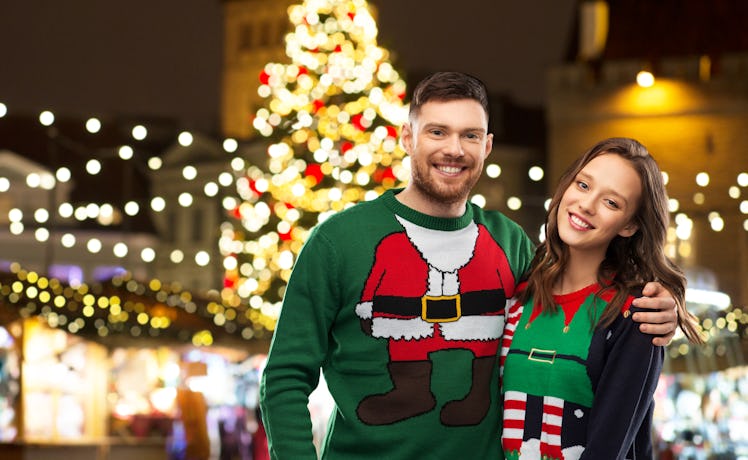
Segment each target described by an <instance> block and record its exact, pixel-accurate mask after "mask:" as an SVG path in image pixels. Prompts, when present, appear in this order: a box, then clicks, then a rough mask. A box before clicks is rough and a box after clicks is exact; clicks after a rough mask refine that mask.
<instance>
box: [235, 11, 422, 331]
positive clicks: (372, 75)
mask: <svg viewBox="0 0 748 460" xmlns="http://www.w3.org/2000/svg"><path fill="white" fill-rule="evenodd" d="M288 16H289V19H290V21H291V24H292V25H293V31H292V32H291V33H289V34H287V35H286V54H287V55H288V57H289V58H290V60H291V63H290V64H281V63H269V64H267V65H266V66H265V69H264V70H263V71H262V72H261V73H260V75H259V83H260V84H259V88H258V92H259V94H260V95H261V96H263V97H265V98H267V104H266V105H265V106H264V107H262V108H261V109H260V110H258V111H257V113H256V116H255V118H254V120H253V126H254V128H255V129H256V130H257V131H258V132H259V134H260V135H261V136H264V137H265V138H267V141H268V144H269V146H268V147H267V163H266V164H265V165H259V164H257V165H250V166H249V167H248V168H246V170H244V171H242V172H243V175H242V176H241V177H239V178H238V179H237V190H238V193H239V197H240V200H239V201H238V204H237V206H236V207H235V208H234V209H232V210H231V213H232V217H233V219H232V220H231V222H227V223H226V224H225V225H224V228H223V229H222V236H221V240H220V248H221V252H222V254H223V256H224V266H225V268H226V272H225V282H224V290H223V293H222V296H223V302H224V304H227V305H239V304H248V305H249V306H250V308H248V309H247V314H248V318H249V319H251V320H252V321H253V322H254V323H257V324H262V325H263V327H265V328H266V329H268V330H272V329H273V328H274V326H275V320H276V319H277V316H278V313H279V311H280V300H281V299H282V296H283V291H284V288H285V284H286V282H287V281H288V278H289V276H290V273H291V268H292V267H293V264H294V261H295V260H296V256H297V254H298V253H299V251H300V249H301V247H302V245H303V242H304V240H305V239H306V236H307V234H308V232H309V230H310V229H311V227H313V226H314V225H315V224H317V223H318V222H321V221H322V220H324V219H325V218H326V217H328V216H329V215H330V214H331V213H335V212H338V211H340V210H342V209H345V208H347V207H349V206H352V205H354V204H355V203H357V202H359V201H362V200H369V199H373V198H375V197H376V196H378V195H379V194H381V193H382V192H383V191H384V190H386V189H387V188H390V187H393V186H396V185H398V184H401V183H402V182H403V181H404V180H405V179H407V177H408V172H407V169H406V168H404V167H403V159H404V152H403V151H402V149H401V147H400V146H399V144H398V141H397V129H396V127H397V126H400V125H401V124H402V123H403V122H405V121H406V119H407V108H406V106H405V105H404V104H403V99H404V97H405V83H404V81H403V80H402V79H401V77H400V75H399V74H398V72H397V71H396V70H395V69H394V68H393V66H392V64H391V63H390V62H389V61H388V58H389V53H388V52H387V50H385V49H383V48H381V47H379V46H378V45H377V25H376V22H375V20H374V18H373V17H372V14H371V12H370V10H369V5H368V4H367V2H366V1H365V0H307V1H305V2H304V3H303V4H299V5H293V6H291V7H290V8H289V9H288Z"/></svg>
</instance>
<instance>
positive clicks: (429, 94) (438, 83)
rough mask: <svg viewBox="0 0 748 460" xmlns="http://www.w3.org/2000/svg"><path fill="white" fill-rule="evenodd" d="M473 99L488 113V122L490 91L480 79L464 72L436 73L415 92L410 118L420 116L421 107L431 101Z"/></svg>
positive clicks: (426, 79)
mask: <svg viewBox="0 0 748 460" xmlns="http://www.w3.org/2000/svg"><path fill="white" fill-rule="evenodd" d="M458 99H472V100H474V101H477V102H478V103H479V104H480V105H481V107H483V110H484V111H485V112H486V120H488V91H487V90H486V85H485V84H484V83H483V82H482V81H481V80H480V79H478V78H476V77H474V76H472V75H468V74H465V73H462V72H436V73H434V74H431V75H429V76H428V77H426V78H424V79H423V80H421V82H420V83H418V85H417V86H416V88H415V90H413V98H412V100H411V101H410V111H409V116H410V119H411V120H412V119H413V118H414V117H416V116H418V114H419V113H420V111H421V107H422V106H423V105H424V104H425V103H427V102H429V101H442V102H444V101H454V100H458Z"/></svg>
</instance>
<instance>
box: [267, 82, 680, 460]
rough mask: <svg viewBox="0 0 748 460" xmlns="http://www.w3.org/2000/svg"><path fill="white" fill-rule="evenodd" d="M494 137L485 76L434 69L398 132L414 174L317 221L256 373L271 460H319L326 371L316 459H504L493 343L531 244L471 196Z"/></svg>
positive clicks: (659, 318)
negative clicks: (313, 400)
mask: <svg viewBox="0 0 748 460" xmlns="http://www.w3.org/2000/svg"><path fill="white" fill-rule="evenodd" d="M492 140H493V136H492V135H491V134H490V133H488V100H487V95H486V89H485V86H484V85H483V83H482V82H481V81H480V80H478V79H476V78H474V77H471V76H469V75H465V74H461V73H456V72H442V73H437V74H434V75H432V76H430V77H428V78H426V79H425V80H424V81H422V82H421V83H420V84H419V85H418V86H417V87H416V89H415V91H414V95H413V98H412V101H411V105H410V119H409V123H407V124H406V125H405V126H403V128H402V134H401V141H402V143H403V146H404V148H405V150H406V151H407V153H408V155H409V156H410V159H411V171H412V173H411V181H410V182H409V184H408V185H407V186H406V187H405V188H404V189H402V190H391V191H388V192H386V193H384V194H383V195H382V196H381V197H379V198H378V199H376V200H373V201H370V202H366V203H361V204H359V205H357V206H354V207H353V208H351V209H348V210H346V211H343V212H340V213H338V214H336V215H334V216H332V217H331V218H329V219H328V220H327V221H325V222H324V223H322V224H320V225H318V226H317V227H316V228H315V229H314V231H313V232H312V234H311V235H310V237H309V239H308V240H307V242H306V244H305V247H304V249H303V251H302V253H301V254H300V255H299V258H298V260H297V262H296V266H295V267H294V271H293V274H292V276H291V279H290V280H289V284H288V287H287V290H286V295H285V299H284V303H283V309H282V312H281V317H280V319H279V321H278V326H277V329H276V332H275V336H274V338H273V344H272V346H271V350H270V354H269V356H268V362H267V365H266V367H265V370H264V372H263V377H262V388H261V392H262V393H261V396H262V409H263V417H264V421H265V427H266V429H267V432H268V436H269V441H270V452H271V456H272V457H273V458H279V459H283V460H285V459H292V460H297V459H315V458H316V452H315V449H314V446H313V444H312V434H311V422H310V420H309V413H308V411H307V402H308V401H307V398H308V395H309V393H310V392H311V391H312V390H313V389H314V388H315V387H316V385H317V382H318V379H319V370H320V368H322V369H323V372H324V374H325V379H326V381H327V384H328V387H329V390H330V393H331V394H332V396H333V398H334V399H335V403H336V408H335V412H334V413H333V414H332V416H331V421H330V425H329V432H328V436H327V439H326V441H325V443H324V446H323V448H322V457H323V458H327V459H346V460H350V459H367V458H372V459H374V458H376V459H380V458H386V459H388V460H390V459H414V458H429V459H455V458H476V459H484V458H485V459H489V458H501V453H500V440H499V436H500V434H499V424H500V423H499V422H500V418H499V404H500V403H499V385H498V367H497V355H498V346H499V341H500V339H501V331H502V327H503V321H504V308H505V304H506V301H507V299H509V298H511V297H512V296H513V295H514V294H515V288H516V285H517V284H518V281H519V279H520V278H521V277H522V275H523V273H524V272H525V271H526V270H527V268H528V267H529V265H530V260H531V258H532V255H533V245H532V243H531V241H530V239H529V238H528V237H527V235H526V234H525V233H524V231H522V229H521V228H520V227H519V226H518V225H517V224H516V223H514V222H512V221H511V220H510V219H509V218H507V217H506V216H504V215H503V214H501V213H499V212H496V211H493V212H489V211H484V210H482V209H480V208H479V207H477V206H474V205H472V204H468V196H469V194H470V191H471V189H472V188H473V186H474V185H475V183H476V182H477V181H478V178H479V177H480V174H481V172H482V170H483V162H484V160H485V158H486V157H487V156H488V154H489V153H490V152H491V147H492ZM645 292H646V293H647V294H649V295H654V294H657V295H658V297H657V298H649V299H647V298H643V299H638V300H637V303H638V305H639V306H643V307H647V306H649V307H653V308H658V309H660V310H663V311H659V312H652V313H646V314H644V315H646V316H644V317H643V318H641V319H643V320H646V321H649V322H650V323H651V324H647V325H646V332H650V333H653V334H667V335H666V336H665V337H658V338H656V339H655V340H656V341H657V342H656V343H657V344H665V343H667V341H668V340H669V338H670V337H672V333H673V331H674V330H675V321H676V315H675V313H674V309H673V306H674V301H673V299H672V298H671V297H670V296H669V294H668V293H667V292H665V291H664V290H663V289H662V288H661V287H660V286H659V285H656V284H654V283H652V284H651V285H649V286H648V289H647V290H645ZM662 323H664V324H662Z"/></svg>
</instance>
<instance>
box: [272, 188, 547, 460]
mask: <svg viewBox="0 0 748 460" xmlns="http://www.w3.org/2000/svg"><path fill="white" fill-rule="evenodd" d="M396 193H398V191H397V190H395V191H388V192H386V193H385V194H383V195H382V196H381V197H379V198H377V199H376V200H373V201H370V202H365V203H360V204H358V205H356V206H354V207H352V208H350V209H348V210H346V211H343V212H340V213H338V214H336V215H334V216H332V217H331V218H329V219H328V220H326V221H325V222H324V223H322V224H320V225H318V226H317V227H316V228H315V229H314V230H313V231H312V233H311V234H310V237H309V239H308V240H307V242H306V244H305V246H304V248H303V250H302V251H301V254H300V255H299V258H298V260H297V262H296V265H295V267H294V270H293V273H292V275H291V279H290V281H289V284H288V287H287V290H286V294H285V298H284V300H283V309H282V312H281V315H280V318H279V321H278V325H277V328H276V331H275V335H274V337H273V343H272V345H271V348H270V353H269V355H268V360H267V365H266V367H265V369H264V371H263V376H262V384H261V409H262V414H263V421H264V423H265V428H266V430H267V433H268V439H269V445H270V453H271V457H272V458H275V459H283V460H286V459H290V460H303V459H310V460H311V459H315V458H317V455H316V452H315V448H314V446H313V444H312V431H311V421H310V416H309V412H308V409H307V403H308V396H309V394H310V393H311V392H312V390H313V389H314V388H315V387H316V385H317V383H318V379H319V371H320V368H321V369H322V370H323V372H324V376H325V380H326V381H327V385H328V387H329V390H330V393H331V394H332V396H333V398H334V400H335V408H334V412H333V414H332V415H331V417H330V423H329V426H328V433H327V437H326V439H325V441H324V443H323V446H322V452H321V456H322V458H325V459H345V460H351V459H382V458H386V459H388V460H397V459H414V458H428V459H456V458H476V459H484V458H501V455H502V454H501V446H500V441H499V429H500V399H499V398H500V395H499V391H498V389H499V385H498V365H497V356H498V345H499V341H500V340H501V335H502V331H503V323H504V309H505V306H506V300H507V299H509V298H510V297H512V296H513V295H514V291H515V288H516V284H517V282H518V280H519V279H520V277H521V276H522V274H523V273H524V272H525V271H526V270H527V268H528V267H529V264H530V261H531V258H532V254H533V245H532V243H531V241H530V239H529V238H528V237H527V235H526V234H525V233H524V232H523V231H522V229H521V228H520V227H519V226H518V225H517V224H516V223H514V222H512V221H511V220H510V219H508V218H507V217H506V216H504V215H502V214H501V213H499V212H486V211H484V210H482V209H480V208H479V207H477V206H474V205H472V204H469V205H468V206H467V209H466V212H465V214H464V215H463V216H461V217H459V218H436V217H432V216H428V215H425V214H422V213H419V212H416V211H415V210H413V209H410V208H408V207H406V206H404V205H403V204H401V203H400V202H399V201H398V200H397V199H396V197H395V194H396Z"/></svg>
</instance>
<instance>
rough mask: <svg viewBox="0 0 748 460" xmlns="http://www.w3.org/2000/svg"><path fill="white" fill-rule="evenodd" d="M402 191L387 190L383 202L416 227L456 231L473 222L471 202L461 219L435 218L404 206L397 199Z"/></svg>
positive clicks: (399, 189)
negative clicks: (396, 196)
mask: <svg viewBox="0 0 748 460" xmlns="http://www.w3.org/2000/svg"><path fill="white" fill-rule="evenodd" d="M402 190H403V189H402V188H398V189H390V190H387V191H386V192H384V194H383V195H382V200H383V201H384V204H385V206H387V207H388V208H389V209H390V210H391V211H392V212H394V213H395V214H397V215H398V216H400V217H402V218H404V219H406V220H408V221H410V222H413V223H414V224H416V225H419V226H421V227H425V228H429V229H432V230H442V231H454V230H460V229H463V228H465V227H467V226H468V225H469V224H470V223H471V222H472V221H473V205H472V204H470V202H468V203H467V206H465V213H464V214H463V215H462V216H460V217H435V216H430V215H428V214H424V213H422V212H419V211H416V210H415V209H413V208H409V207H408V206H405V205H404V204H402V203H401V202H400V201H399V200H398V199H397V198H395V195H397V194H398V193H400V192H401V191H402Z"/></svg>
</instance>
